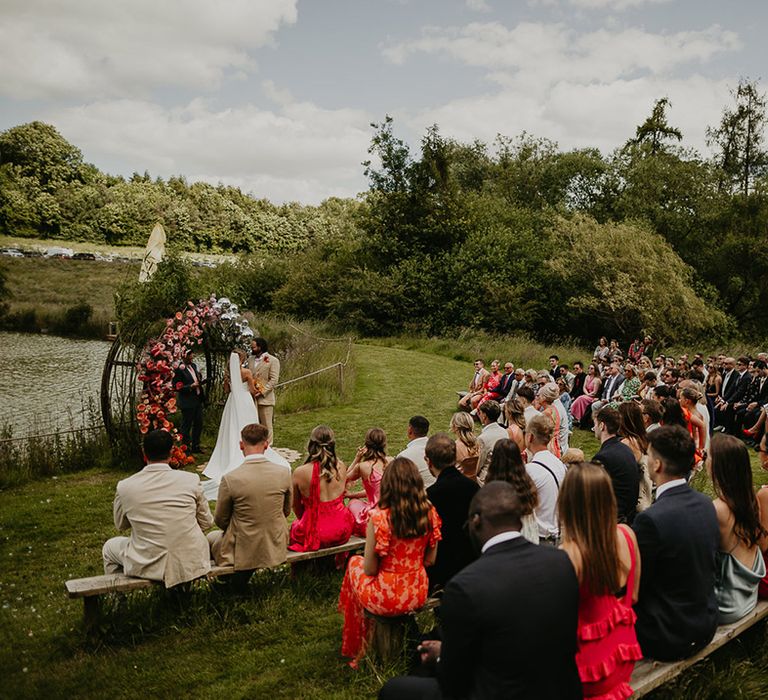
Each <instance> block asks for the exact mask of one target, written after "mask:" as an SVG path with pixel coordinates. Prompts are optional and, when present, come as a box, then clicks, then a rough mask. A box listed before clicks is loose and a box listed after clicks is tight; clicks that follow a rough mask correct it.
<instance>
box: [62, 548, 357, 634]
mask: <svg viewBox="0 0 768 700" xmlns="http://www.w3.org/2000/svg"><path fill="white" fill-rule="evenodd" d="M364 546H365V540H364V539H361V538H360V537H350V539H349V542H347V543H346V544H341V545H338V546H336V547H327V548H325V549H318V550H317V551H314V552H288V556H287V557H286V560H285V561H286V563H287V564H296V563H298V562H302V561H310V560H312V559H322V558H324V557H331V556H335V555H337V554H342V553H344V552H354V551H356V550H359V549H362V548H363V547H364ZM234 573H235V569H234V567H233V566H215V565H214V564H213V563H211V570H210V571H209V572H208V573H207V574H206V575H205V576H204V577H202V578H205V579H207V580H209V581H210V580H213V579H216V578H218V577H219V576H229V575H231V574H234ZM160 585H162V581H151V580H150V579H146V578H135V577H133V576H126V575H125V574H104V575H102V576H89V577H88V578H75V579H71V580H69V581H67V582H66V583H65V584H64V586H65V588H66V590H67V595H68V596H69V597H70V598H82V599H83V622H84V625H85V630H86V633H87V634H88V635H89V636H92V635H93V634H94V633H95V631H96V630H97V629H98V623H99V601H100V598H101V596H103V595H107V594H109V593H130V592H131V591H139V590H142V589H144V588H153V587H154V586H160Z"/></svg>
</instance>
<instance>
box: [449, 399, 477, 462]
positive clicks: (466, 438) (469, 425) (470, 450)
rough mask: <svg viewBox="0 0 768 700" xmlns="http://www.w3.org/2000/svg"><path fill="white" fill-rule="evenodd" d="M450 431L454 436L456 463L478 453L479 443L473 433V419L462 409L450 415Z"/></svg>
mask: <svg viewBox="0 0 768 700" xmlns="http://www.w3.org/2000/svg"><path fill="white" fill-rule="evenodd" d="M450 430H451V432H452V433H453V434H454V435H455V436H456V464H461V463H462V461H463V460H465V459H466V458H467V457H475V456H477V455H479V454H480V443H479V442H478V441H477V436H476V435H475V421H473V420H472V416H470V415H469V414H468V413H465V412H464V411H459V412H457V413H454V414H453V416H451V425H450Z"/></svg>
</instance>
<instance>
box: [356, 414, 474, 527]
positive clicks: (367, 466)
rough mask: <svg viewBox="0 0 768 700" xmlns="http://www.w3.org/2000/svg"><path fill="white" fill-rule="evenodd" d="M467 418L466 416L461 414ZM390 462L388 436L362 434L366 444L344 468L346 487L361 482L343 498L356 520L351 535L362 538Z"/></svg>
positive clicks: (377, 431) (376, 431)
mask: <svg viewBox="0 0 768 700" xmlns="http://www.w3.org/2000/svg"><path fill="white" fill-rule="evenodd" d="M462 415H464V416H466V415H467V414H466V413H462ZM391 461H392V458H391V457H389V456H388V455H387V434H386V433H385V432H384V431H383V430H382V429H381V428H371V429H370V430H369V431H368V432H367V433H366V434H365V442H364V444H363V445H362V447H358V448H357V453H356V454H355V458H354V459H353V460H352V464H350V465H349V468H348V469H347V487H349V484H351V483H353V482H355V481H357V480H358V479H360V481H361V483H362V485H363V489H364V490H363V491H350V490H349V488H347V493H346V496H347V498H348V499H349V503H348V504H347V507H348V508H349V510H350V512H351V513H352V516H353V517H354V519H355V527H354V529H353V531H352V532H353V534H355V535H357V536H358V537H365V531H366V527H367V525H368V513H370V512H371V510H372V509H373V508H375V507H376V504H377V503H378V502H379V489H380V486H381V478H382V476H383V475H384V470H385V469H386V467H387V465H388V464H389V463H390V462H391Z"/></svg>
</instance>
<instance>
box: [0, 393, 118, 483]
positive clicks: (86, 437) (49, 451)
mask: <svg viewBox="0 0 768 700" xmlns="http://www.w3.org/2000/svg"><path fill="white" fill-rule="evenodd" d="M85 415H86V416H87V421H86V424H85V426H84V427H82V428H75V427H70V428H69V429H66V428H57V429H55V430H49V431H47V432H44V433H42V434H38V435H23V436H22V435H19V431H18V428H16V429H14V427H13V426H12V425H11V424H10V423H7V422H6V423H4V424H2V425H0V489H5V488H8V487H9V486H16V485H18V484H22V483H25V482H27V481H30V480H31V479H35V478H41V477H50V476H58V475H60V474H65V473H67V472H73V471H79V470H81V469H90V468H93V467H101V466H107V465H108V464H109V462H110V445H109V440H108V439H107V435H106V432H105V431H104V428H103V426H102V424H101V416H99V415H98V414H97V412H96V408H95V405H93V404H90V405H89V406H88V407H87V412H86V414H85Z"/></svg>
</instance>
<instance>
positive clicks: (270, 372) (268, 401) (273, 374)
mask: <svg viewBox="0 0 768 700" xmlns="http://www.w3.org/2000/svg"><path fill="white" fill-rule="evenodd" d="M248 369H250V370H251V372H252V373H253V378H254V379H255V380H256V381H257V382H258V383H260V384H261V386H262V387H263V388H264V389H263V392H262V394H261V396H258V397H256V398H255V399H254V401H255V403H256V408H257V409H258V411H259V423H261V424H262V425H264V426H266V427H267V429H268V430H269V442H270V444H271V443H272V434H273V431H272V418H273V416H274V412H275V387H276V386H277V383H278V382H279V381H280V360H278V359H277V358H276V357H275V356H274V355H270V354H269V353H268V352H265V353H263V354H262V355H261V356H260V357H259V358H258V359H257V358H255V357H249V358H248Z"/></svg>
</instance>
